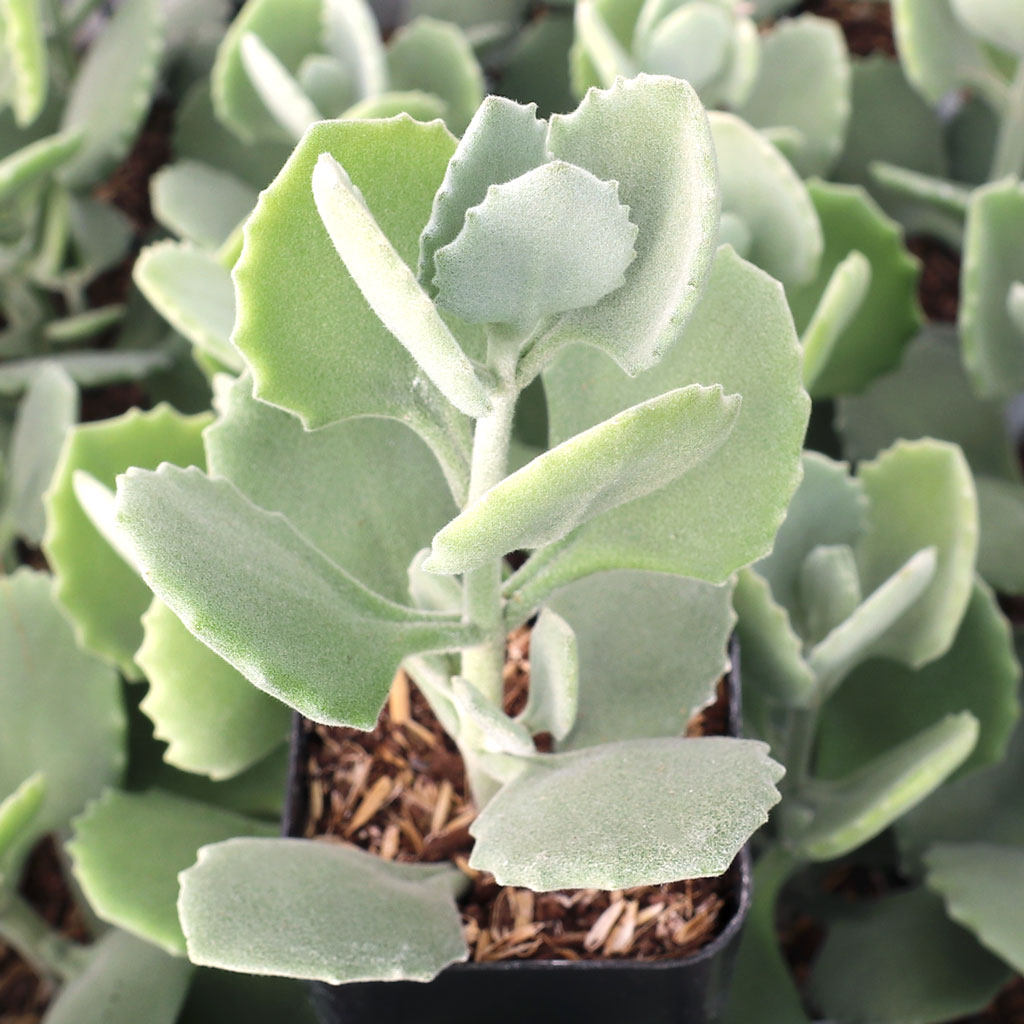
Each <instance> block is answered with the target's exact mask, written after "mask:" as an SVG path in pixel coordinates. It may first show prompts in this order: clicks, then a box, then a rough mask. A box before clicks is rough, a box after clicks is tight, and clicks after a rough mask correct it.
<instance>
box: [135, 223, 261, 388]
mask: <svg viewBox="0 0 1024 1024" xmlns="http://www.w3.org/2000/svg"><path fill="white" fill-rule="evenodd" d="M132 280H133V281H134V282H135V283H136V284H137V285H138V287H139V290H140V291H141V292H142V294H143V295H145V296H146V298H147V299H148V300H149V302H150V305H152V306H153V308H154V309H155V310H156V311H157V312H158V313H159V314H160V315H161V316H162V317H163V318H164V319H165V320H166V321H167V322H168V323H169V324H170V325H171V326H172V327H173V328H174V329H175V330H176V331H178V332H179V333H180V334H183V335H184V336H185V337H186V338H188V339H189V341H191V342H192V343H193V344H194V345H195V346H196V348H197V349H199V351H200V352H202V353H203V354H204V355H208V356H211V357H212V358H214V359H216V360H217V362H219V363H220V364H221V365H223V366H226V367H230V368H231V369H232V370H234V371H236V372H238V371H241V369H242V365H243V364H242V357H241V356H240V355H239V352H238V349H236V348H235V347H234V346H233V345H232V344H231V341H230V338H231V328H232V325H233V324H234V321H235V293H234V289H233V288H232V286H231V275H230V273H229V272H228V270H227V269H226V268H225V267H224V266H223V265H222V264H221V263H220V262H218V260H217V259H215V258H214V256H213V255H212V254H210V253H208V252H205V251H204V250H202V249H196V248H194V247H192V246H191V245H188V244H183V243H180V242H172V241H163V242H157V243H156V244H155V245H150V246H147V247H146V248H145V249H143V250H142V252H141V253H139V258H138V259H137V260H136V261H135V265H134V267H133V268H132Z"/></svg>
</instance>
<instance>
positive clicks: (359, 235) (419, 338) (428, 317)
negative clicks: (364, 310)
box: [312, 153, 490, 417]
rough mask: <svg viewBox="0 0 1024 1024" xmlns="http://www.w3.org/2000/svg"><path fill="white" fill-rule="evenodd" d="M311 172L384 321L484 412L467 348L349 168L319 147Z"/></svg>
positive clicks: (455, 394) (432, 374) (451, 389)
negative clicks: (394, 243) (379, 220)
mask: <svg viewBox="0 0 1024 1024" xmlns="http://www.w3.org/2000/svg"><path fill="white" fill-rule="evenodd" d="M312 179H313V202H314V203H315V204H316V209H317V212H318V213H319V215H320V220H321V221H322V222H323V226H324V228H326V230H327V234H328V235H329V236H330V239H331V242H332V243H333V245H334V248H335V251H336V252H337V254H338V256H339V257H340V258H341V261H342V263H343V264H344V265H345V269H346V270H347V271H348V273H349V274H350V275H351V276H352V279H353V280H354V281H355V283H356V286H357V287H358V288H359V290H360V292H361V293H362V296H363V298H364V299H365V300H366V302H367V303H368V304H369V306H370V308H371V309H372V310H373V312H374V313H376V315H377V316H378V317H379V318H380V321H381V323H383V325H384V326H385V327H386V328H387V329H388V330H389V331H390V332H391V334H393V335H394V337H395V339H396V340H397V341H398V342H399V344H401V345H402V347H403V348H405V350H406V351H407V352H408V353H409V355H411V356H412V357H413V359H415V360H416V362H417V364H418V365H419V366H420V368H421V369H422V370H423V372H424V373H425V374H426V375H427V376H428V377H429V378H430V379H431V381H433V383H434V384H435V386H436V387H437V389H438V390H439V391H440V392H441V393H442V394H443V395H444V396H445V397H446V398H447V399H448V400H449V401H450V402H451V403H452V404H453V405H454V406H455V407H456V408H457V409H459V410H460V411H461V412H464V413H466V415H467V416H474V417H480V416H486V415H487V414H488V412H490V402H489V400H488V398H487V392H486V389H485V388H484V385H483V384H482V383H481V381H480V379H479V378H478V377H477V375H476V371H475V370H474V369H473V366H472V364H471V363H470V361H469V359H468V357H467V356H466V353H465V352H463V351H462V349H461V348H460V347H459V343H458V341H456V339H455V336H454V335H453V334H452V332H451V331H450V330H449V328H448V325H447V324H446V323H445V322H444V320H442V319H441V315H440V313H438V311H437V309H436V307H435V306H434V304H433V302H431V301H430V298H429V296H428V295H427V294H426V293H425V292H424V291H423V289H422V288H421V287H420V286H419V283H418V282H417V281H416V278H415V277H414V276H413V273H412V271H411V270H410V269H409V267H408V265H407V264H406V263H405V262H404V261H403V260H402V257H401V256H400V255H399V254H398V253H397V252H396V251H395V248H394V247H393V246H392V245H391V243H390V242H389V241H388V239H387V236H386V235H385V234H384V232H383V231H382V230H381V227H380V225H379V224H378V223H377V222H376V221H375V220H374V218H373V214H372V213H371V212H370V209H369V207H368V206H367V205H366V202H365V200H364V199H363V197H362V194H361V193H360V191H359V189H358V188H357V187H356V186H354V185H353V184H352V180H351V178H349V176H348V175H347V174H346V173H345V170H344V168H343V167H342V166H341V164H339V163H338V161H337V160H335V159H334V157H332V156H331V155H330V154H329V153H321V154H320V156H319V157H318V158H317V162H316V166H315V167H314V168H313V176H312Z"/></svg>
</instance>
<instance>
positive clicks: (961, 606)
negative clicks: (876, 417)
mask: <svg viewBox="0 0 1024 1024" xmlns="http://www.w3.org/2000/svg"><path fill="white" fill-rule="evenodd" d="M858 475H859V477H860V480H861V482H862V484H863V486H864V493H865V494H866V495H867V498H868V513H867V530H866V532H865V534H864V537H863V539H862V540H861V543H860V544H859V545H858V547H857V563H858V565H859V566H860V573H861V582H862V584H863V588H864V593H865V594H870V593H871V591H872V590H873V589H874V588H875V587H876V586H878V585H879V584H880V583H881V582H882V581H883V580H884V579H886V578H887V577H888V576H889V575H890V574H891V573H892V572H894V571H895V570H896V569H897V568H898V567H899V566H900V564H901V563H902V562H903V561H904V560H906V559H908V558H910V557H911V555H913V554H915V553H916V552H917V551H920V550H921V549H922V548H924V547H929V546H933V547H934V548H935V549H936V553H937V555H938V567H937V569H936V572H935V576H934V578H933V580H932V582H931V584H930V585H929V587H928V590H927V591H926V593H925V594H924V595H923V596H922V597H921V598H920V599H919V600H918V601H916V602H915V603H914V605H913V606H912V607H911V608H910V609H909V610H908V611H907V612H906V613H905V614H904V615H903V616H902V618H901V619H900V620H899V625H898V627H896V626H894V628H893V629H891V630H890V631H889V633H888V634H887V635H886V637H885V638H884V639H883V640H882V642H881V644H880V645H879V646H878V648H877V653H878V654H880V655H882V656H883V657H891V658H895V659H897V660H899V661H902V662H904V663H905V664H907V665H910V666H911V667H920V666H921V665H924V664H926V663H927V662H929V661H931V660H933V659H934V658H938V657H940V656H941V655H942V654H944V653H945V652H946V651H947V650H948V649H949V646H950V644H951V643H952V642H953V637H954V636H955V635H956V631H957V628H958V627H959V625H960V619H961V618H962V617H963V614H964V612H965V611H966V609H967V603H968V601H969V600H970V597H971V590H972V588H973V585H974V560H975V556H976V554H977V551H978V504H977V498H976V497H975V493H974V482H973V480H972V478H971V471H970V469H969V468H968V466H967V462H966V460H965V459H964V457H963V453H962V452H961V451H960V449H959V448H957V447H956V446H955V445H951V444H947V443H945V442H942V441H932V440H930V439H927V438H926V439H922V440H919V441H900V442H897V443H896V444H895V445H893V447H891V448H889V449H887V450H886V451H884V452H882V454H881V455H879V456H878V458H876V459H874V460H873V461H872V462H867V463H862V464H861V466H860V467H859V473H858Z"/></svg>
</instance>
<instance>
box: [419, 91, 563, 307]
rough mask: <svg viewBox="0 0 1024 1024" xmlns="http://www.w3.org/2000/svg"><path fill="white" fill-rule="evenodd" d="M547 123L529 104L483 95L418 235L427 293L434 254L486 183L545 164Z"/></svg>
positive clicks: (450, 236) (457, 227)
mask: <svg viewBox="0 0 1024 1024" xmlns="http://www.w3.org/2000/svg"><path fill="white" fill-rule="evenodd" d="M547 158H548V157H547V122H546V121H543V120H539V119H538V118H537V107H536V105H535V104H532V103H531V104H530V105H529V106H521V105H520V104H518V103H513V102H512V100H508V99H505V98H504V97H503V96H488V97H487V99H485V100H484V101H483V103H481V104H480V108H479V109H478V110H477V112H476V113H475V114H474V115H473V120H472V121H470V123H469V126H468V127H467V128H466V131H465V134H464V135H463V136H462V139H461V140H460V142H459V144H458V146H457V147H456V149H455V152H454V154H453V155H452V158H451V160H450V161H449V163H448V167H447V169H446V170H445V174H444V180H443V181H442V182H441V186H440V188H438V190H437V193H436V195H435V196H434V200H433V207H432V209H431V213H430V220H429V221H428V222H427V225H426V227H425V228H424V229H423V233H422V235H421V236H420V256H419V279H420V283H421V284H422V285H423V287H424V288H425V289H426V290H427V292H428V293H429V294H430V295H434V294H436V290H435V288H434V272H435V267H434V253H435V252H437V250H438V249H440V248H441V247H442V246H445V245H448V243H449V242H453V241H454V240H455V236H456V235H457V234H458V233H459V232H460V231H461V230H462V224H463V221H464V219H465V216H466V211H467V210H469V209H470V207H473V206H478V205H479V204H480V203H482V202H483V201H484V198H485V197H486V195H487V189H488V187H489V186H491V185H502V184H504V183H505V182H507V181H511V180H512V179H513V178H518V177H519V176H520V175H522V174H525V173H526V172H527V171H530V170H533V168H535V167H539V166H540V165H541V164H542V163H544V162H545V161H546V160H547Z"/></svg>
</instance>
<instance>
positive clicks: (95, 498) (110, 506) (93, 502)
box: [71, 469, 138, 572]
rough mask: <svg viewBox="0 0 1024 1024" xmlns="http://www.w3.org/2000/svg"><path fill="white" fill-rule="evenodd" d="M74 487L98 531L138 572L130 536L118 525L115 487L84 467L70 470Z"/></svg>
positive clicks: (88, 516)
mask: <svg viewBox="0 0 1024 1024" xmlns="http://www.w3.org/2000/svg"><path fill="white" fill-rule="evenodd" d="M71 489H72V491H73V492H74V495H75V498H76V499H77V501H78V504H79V506H80V507H81V509H82V511H83V512H84V513H85V515H86V517H87V518H88V520H89V522H90V523H91V524H92V525H93V526H94V527H95V528H96V532H97V533H98V534H99V535H100V536H101V537H102V538H103V539H104V540H105V541H106V542H107V543H108V544H109V545H110V547H111V548H112V549H113V550H114V551H116V552H117V554H118V555H120V556H121V560H122V561H123V562H124V563H125V564H126V565H128V566H130V567H131V568H132V569H135V571H136V572H138V570H137V569H136V566H135V556H134V555H133V554H132V552H131V550H130V548H129V547H128V542H127V539H126V538H125V537H124V536H123V535H122V534H121V531H120V530H119V529H118V527H117V521H116V517H115V504H116V501H117V496H116V495H115V494H114V490H113V488H111V487H107V486H106V485H105V484H101V483H100V482H99V480H97V479H96V477H94V476H93V475H92V474H91V473H87V472H86V471H85V470H84V469H76V470H73V471H72V473H71Z"/></svg>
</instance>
